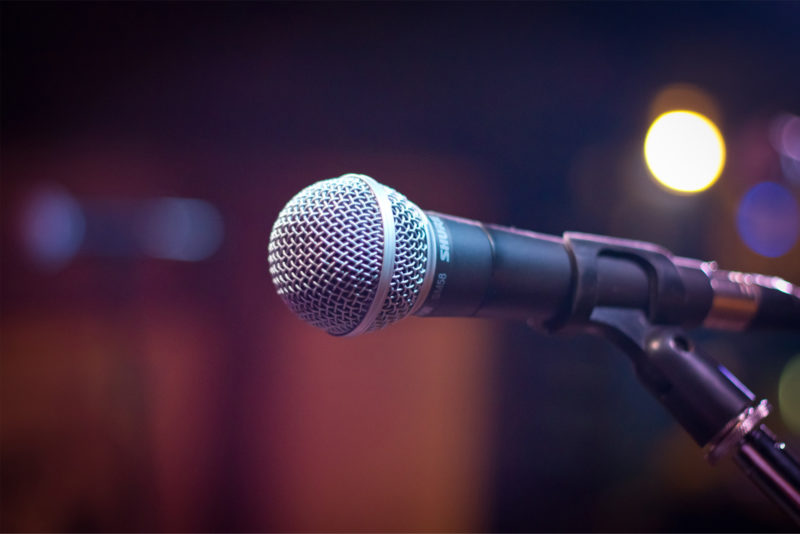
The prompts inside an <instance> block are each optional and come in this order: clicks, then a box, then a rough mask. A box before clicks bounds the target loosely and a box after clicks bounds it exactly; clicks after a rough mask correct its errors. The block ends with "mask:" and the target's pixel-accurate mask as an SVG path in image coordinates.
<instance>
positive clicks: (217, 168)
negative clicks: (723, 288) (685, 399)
mask: <svg viewBox="0 0 800 534" xmlns="http://www.w3.org/2000/svg"><path fill="white" fill-rule="evenodd" d="M0 9H1V10H2V51H1V53H2V132H0V134H1V136H2V198H1V199H0V202H1V203H2V235H1V237H2V258H1V261H2V278H0V284H1V285H2V302H1V304H2V308H1V309H0V327H1V328H2V337H1V338H0V343H1V344H2V345H1V348H2V367H0V369H1V370H2V375H0V380H1V381H2V393H0V395H2V406H1V407H0V409H1V410H2V436H1V438H2V440H1V441H0V445H1V446H2V448H1V449H0V460H1V461H2V514H0V518H2V519H0V521H2V528H3V530H6V531H16V530H40V531H142V530H144V531H212V530H213V531H218V530H224V531H239V530H245V531H266V530H283V531H297V530H302V531H308V530H315V531H337V530H344V531H351V530H371V531H384V530H445V531H447V530H458V531H475V530H479V531H506V530H508V531H576V530H577V531H608V530H611V531H684V530H686V531H719V530H724V531H762V530H787V531H788V530H792V529H793V526H792V524H791V523H789V521H788V520H787V519H786V518H785V517H784V516H783V515H781V513H780V512H779V511H778V510H777V509H776V508H775V507H774V506H773V505H772V504H771V503H769V502H767V501H766V499H765V498H763V497H762V496H761V495H760V494H759V493H758V492H757V490H755V489H753V488H752V487H751V486H750V484H749V483H748V482H747V480H746V479H745V478H744V477H743V476H742V475H740V474H739V473H738V472H737V471H736V469H735V468H733V467H732V466H731V465H728V464H726V465H722V466H718V467H714V468H711V467H709V466H708V465H707V464H705V462H704V461H703V459H702V453H701V451H700V449H699V448H698V447H696V446H695V444H694V443H692V442H691V440H690V439H689V437H688V436H687V435H685V434H684V433H683V431H682V430H680V429H679V428H677V426H676V425H675V424H674V423H673V422H672V420H671V419H670V417H669V416H668V415H667V414H666V413H665V412H664V411H663V409H662V408H661V407H660V406H659V405H658V404H657V403H656V401H655V400H653V399H651V398H650V397H649V395H648V394H647V393H646V392H645V391H644V389H643V388H642V387H641V386H640V385H639V383H638V382H637V381H636V379H635V377H634V375H633V372H632V370H631V368H630V365H629V363H628V362H627V361H626V359H625V357H624V356H623V355H622V354H621V353H619V352H618V351H617V350H616V349H614V348H613V347H611V346H610V345H609V344H608V343H607V342H606V341H604V340H602V339H597V338H592V337H588V336H577V337H546V336H543V335H541V334H537V333H534V332H532V331H530V330H528V329H527V328H526V327H525V326H524V325H517V324H508V323H502V322H492V321H473V320H470V319H457V320H455V319H453V320H445V319H426V320H418V319H409V320H408V321H404V322H403V323H401V324H398V325H396V326H393V327H392V328H390V329H387V330H386V331H384V332H380V333H376V334H371V335H369V336H364V337H363V338H357V339H352V340H341V339H334V338H330V337H328V336H326V335H325V334H323V333H320V332H317V331H315V330H313V329H312V328H311V327H308V326H305V325H303V324H302V323H300V321H298V320H296V319H295V318H294V317H292V316H291V315H290V313H289V312H288V310H286V309H285V308H284V307H283V305H282V304H281V302H280V301H279V299H278V297H277V295H276V294H275V292H274V290H273V288H272V284H271V282H270V279H269V273H268V267H267V262H266V244H267V238H268V235H269V229H270V227H271V224H272V222H273V221H274V220H275V217H276V216H277V213H278V211H279V210H280V208H281V207H282V206H283V205H284V204H285V202H286V201H288V199H289V198H290V197H291V196H292V195H293V194H294V193H296V192H297V191H299V190H300V189H301V188H303V187H304V186H306V185H308V184H310V183H312V182H314V181H315V180H318V179H322V178H328V177H332V176H338V175H340V174H342V173H344V172H363V173H366V174H370V175H372V176H373V177H375V178H376V179H377V180H379V181H381V182H382V183H385V184H388V185H391V186H392V187H394V188H396V189H397V190H399V191H400V192H402V193H404V194H406V195H407V196H408V197H409V198H410V199H411V200H413V201H415V202H417V203H418V204H419V205H420V206H422V207H423V208H424V209H435V210H438V211H443V212H447V213H453V214H457V215H462V216H466V217H471V218H476V219H481V220H486V221H492V222H498V223H502V224H507V225H515V226H518V227H522V228H531V229H535V230H537V231H541V232H547V233H554V234H560V233H562V232H563V231H565V230H580V231H586V232H594V233H602V234H612V235H617V236H620V237H627V238H636V239H644V240H648V241H653V242H657V243H659V244H662V245H664V246H666V247H668V248H669V249H671V250H672V251H674V252H675V253H677V254H679V255H684V256H693V257H700V258H714V259H717V260H719V262H720V265H721V266H722V267H726V268H732V269H737V270H744V271H755V272H765V273H768V274H775V275H779V276H783V277H784V278H786V279H788V280H790V281H792V282H800V252H799V251H800V247H798V246H797V245H795V246H794V248H793V249H792V250H790V251H789V252H788V253H787V254H786V255H783V256H781V257H779V258H773V259H770V258H764V257H761V256H759V255H757V254H756V253H754V252H752V251H750V250H749V249H748V248H747V247H746V246H745V244H744V243H743V242H742V241H741V240H740V239H739V237H738V235H737V232H736V224H735V216H736V206H737V204H738V201H739V199H740V198H741V196H742V195H743V194H744V192H745V191H746V190H747V189H748V188H749V187H750V185H752V184H754V183H756V182H759V181H763V180H774V181H780V180H781V179H782V178H781V174H780V172H781V171H780V165H779V159H778V155H777V154H776V153H775V152H774V150H772V148H771V147H770V145H769V135H768V132H769V127H770V123H771V122H770V121H772V120H773V119H774V118H775V117H776V116H778V114H780V113H794V114H797V113H798V112H800V69H798V63H797V58H798V57H800V45H799V44H798V43H799V42H800V41H798V37H797V35H798V34H797V32H798V24H799V23H800V4H798V3H796V2H779V3H680V2H679V3H621V4H620V3H591V4H583V3H450V2H448V3H435V4H428V3H369V4H364V3H249V2H248V3H236V2H234V3H144V2H142V3H138V2H137V3H118V2H115V3H55V4H51V3H43V2H37V3H11V2H5V3H3V4H2V5H0ZM676 83H682V84H690V85H691V86H692V87H695V88H697V89H698V90H701V91H703V92H704V94H706V95H710V98H711V100H712V101H713V106H712V107H713V110H711V111H709V114H710V115H712V118H713V119H714V120H715V122H716V123H717V124H718V125H719V126H720V129H721V130H722V133H723V135H724V136H725V139H726V142H727V150H728V163H727V166H726V169H725V172H724V173H723V175H722V177H721V178H720V181H719V183H718V184H716V185H715V186H714V187H713V188H712V189H710V190H709V191H707V192H705V193H702V194H699V195H695V196H676V195H672V194H670V193H668V192H666V191H665V190H664V189H662V188H660V187H659V186H657V185H655V184H654V183H653V182H652V180H651V179H650V178H649V176H648V174H647V171H646V168H645V167H644V162H643V161H642V156H641V146H642V142H643V139H644V134H645V132H646V130H647V127H648V125H649V123H650V121H651V120H652V119H653V118H654V110H653V107H652V105H653V101H654V98H655V97H656V95H657V94H658V93H659V91H661V90H662V89H664V88H665V87H667V86H669V85H670V84H676ZM712 111H713V112H712ZM42 187H49V188H53V187H58V188H62V189H60V190H62V191H67V192H68V193H69V194H70V195H71V196H72V197H73V198H74V199H76V201H77V202H78V203H79V204H80V205H81V206H82V207H83V208H84V211H85V214H86V220H87V233H86V235H87V238H86V239H87V240H86V241H85V242H84V244H83V246H82V248H81V249H80V250H79V251H78V252H77V254H76V256H75V257H74V258H71V260H70V261H68V262H65V263H64V264H63V265H59V266H58V268H57V269H56V268H53V266H52V265H44V266H43V265H40V264H37V263H36V261H35V258H31V257H30V254H26V248H25V242H24V239H23V238H22V237H21V235H23V234H24V229H21V228H22V226H23V225H24V220H25V215H24V214H25V213H26V212H25V210H26V206H28V205H29V202H30V198H32V196H34V195H35V192H36V191H38V190H40V189H41V188H42ZM787 187H790V188H793V189H792V191H793V194H794V195H795V198H796V197H797V185H796V184H795V185H793V186H792V185H791V184H789V185H787ZM160 196H179V197H190V198H200V199H204V200H207V201H208V202H210V203H212V204H213V205H214V206H216V208H217V209H218V210H219V213H220V214H221V217H222V220H223V222H224V239H223V241H222V244H221V246H220V248H219V250H218V251H217V252H216V254H214V255H212V256H211V257H209V258H208V259H206V260H204V261H198V262H181V261H170V260H159V259H154V258H150V257H146V256H145V255H143V254H142V252H141V251H140V250H138V249H137V247H136V245H135V243H134V241H135V239H133V238H132V237H131V236H132V235H133V233H134V230H133V229H132V228H133V226H135V224H134V223H132V222H131V219H130V218H126V217H127V216H126V215H125V213H127V212H126V211H125V209H128V208H124V209H123V208H122V207H121V206H123V207H124V206H130V205H131V204H130V203H131V202H136V201H139V200H142V199H147V198H152V197H160ZM693 335H694V337H695V339H696V341H698V342H700V343H701V345H702V346H703V347H704V348H705V349H706V350H707V351H708V352H709V353H710V354H712V355H713V356H714V357H716V358H718V359H719V360H721V361H723V363H725V364H726V365H727V366H729V367H730V368H731V369H732V370H733V371H734V373H735V374H737V376H739V378H741V379H742V381H743V382H744V383H745V384H747V385H748V386H749V387H750V388H751V389H753V390H754V391H755V392H756V394H757V395H759V396H760V397H767V398H769V399H771V400H772V401H773V404H777V401H778V398H777V389H778V380H779V377H780V375H781V371H782V369H783V368H784V366H785V365H786V363H787V362H788V361H789V360H790V359H791V358H792V357H793V356H794V355H796V354H797V353H798V351H800V338H799V337H798V335H797V334H796V333H783V334H767V333H748V334H714V333H709V332H697V333H695V334H693ZM769 422H770V426H771V427H773V428H774V429H775V430H776V431H777V432H779V434H780V435H781V436H782V437H783V438H784V439H786V440H787V441H788V442H789V443H790V444H792V443H793V444H794V446H795V447H798V446H800V436H798V435H797V434H796V433H793V432H792V431H791V429H789V428H788V427H787V425H786V424H785V423H784V421H783V420H782V419H781V415H780V413H775V414H773V415H772V416H771V417H770V419H769Z"/></svg>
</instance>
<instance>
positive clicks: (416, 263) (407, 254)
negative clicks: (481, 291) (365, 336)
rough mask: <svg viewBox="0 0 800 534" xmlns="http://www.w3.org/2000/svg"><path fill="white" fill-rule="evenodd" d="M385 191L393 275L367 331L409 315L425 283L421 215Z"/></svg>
mask: <svg viewBox="0 0 800 534" xmlns="http://www.w3.org/2000/svg"><path fill="white" fill-rule="evenodd" d="M387 189H388V188H387ZM389 191H390V193H389V201H390V202H391V204H392V217H393V218H394V224H395V240H396V244H395V257H394V272H393V274H392V282H391V286H390V289H389V294H388V295H387V297H386V300H385V301H384V303H383V308H382V309H381V313H380V314H379V315H378V317H377V319H375V323H374V324H373V325H372V327H371V328H370V330H377V329H379V328H383V327H384V326H386V325H388V324H391V323H393V322H395V321H398V320H400V319H402V318H403V317H405V316H407V315H408V314H409V313H411V308H413V307H414V304H415V303H416V302H417V297H418V296H419V291H420V288H421V287H422V282H423V281H424V280H425V267H426V265H427V262H428V240H427V238H426V236H425V224H424V222H423V219H422V217H423V214H422V211H421V210H420V209H419V208H418V207H417V206H416V205H415V204H413V203H411V202H409V200H408V199H407V198H406V197H404V196H403V195H401V194H400V193H398V192H397V191H395V190H393V189H389Z"/></svg>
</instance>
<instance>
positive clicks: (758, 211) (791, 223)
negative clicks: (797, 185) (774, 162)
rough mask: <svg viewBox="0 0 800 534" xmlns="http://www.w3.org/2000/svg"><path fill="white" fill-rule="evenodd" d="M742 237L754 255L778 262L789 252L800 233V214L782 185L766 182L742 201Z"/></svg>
mask: <svg viewBox="0 0 800 534" xmlns="http://www.w3.org/2000/svg"><path fill="white" fill-rule="evenodd" d="M736 222H737V227H738V229H739V235H740V236H741V238H742V240H743V241H744V242H745V244H746V245H747V246H748V247H750V248H751V249H752V250H753V251H754V252H757V253H758V254H761V255H762V256H767V257H769V258H777V257H778V256H782V255H784V254H786V253H787V252H789V250H790V249H791V248H792V247H793V246H794V244H795V242H796V241H797V236H798V231H800V210H798V206H797V201H796V200H795V199H794V197H793V196H792V193H791V192H790V191H789V190H788V189H786V188H785V187H783V186H782V185H780V184H776V183H774V182H762V183H760V184H757V185H755V186H754V187H752V188H751V189H750V190H749V191H748V192H747V193H746V194H745V195H744V197H743V198H742V201H741V203H740V204H739V212H738V214H737V218H736Z"/></svg>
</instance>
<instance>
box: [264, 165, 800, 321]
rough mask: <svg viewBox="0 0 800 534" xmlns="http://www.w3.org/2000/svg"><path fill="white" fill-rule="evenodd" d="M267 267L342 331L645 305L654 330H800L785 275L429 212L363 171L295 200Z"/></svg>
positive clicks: (564, 316) (566, 316)
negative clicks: (417, 319) (410, 321)
mask: <svg viewBox="0 0 800 534" xmlns="http://www.w3.org/2000/svg"><path fill="white" fill-rule="evenodd" d="M352 191H357V192H358V194H357V196H356V197H354V196H353V193H352ZM353 198H356V200H353ZM373 198H374V200H373ZM370 202H374V209H373V210H372V211H370V209H371V207H370V206H367V205H366V204H369V203H370ZM354 210H355V214H353V213H351V212H354ZM365 210H366V214H365ZM378 213H379V215H376V214H378ZM320 214H322V215H320ZM376 219H377V221H376ZM320 221H321V222H320ZM378 223H379V224H378ZM376 228H378V230H376ZM381 228H382V231H383V238H382V239H379V238H377V237H376V235H378V234H379V233H380V229H381ZM365 232H366V233H365ZM376 232H377V233H376ZM301 245H305V248H302V246H301ZM309 256H311V258H310V259H309ZM269 259H270V272H271V274H272V276H273V281H274V283H275V285H276V288H277V289H278V293H279V294H280V295H281V297H282V298H283V299H284V301H285V302H286V303H287V305H289V307H290V308H291V309H292V310H293V311H295V313H297V314H298V315H299V316H300V317H301V318H303V319H304V320H307V321H308V322H310V323H311V324H314V325H315V326H319V327H321V328H324V329H325V330H327V331H328V332H329V333H332V334H334V335H356V334H360V333H363V332H368V331H371V330H376V329H379V328H382V327H384V326H387V325H388V324H390V323H392V322H395V321H397V320H399V319H402V318H403V317H405V316H408V315H411V314H414V315H418V316H426V317H485V318H501V319H513V320H522V321H526V322H527V323H528V324H529V325H531V326H533V327H535V328H538V329H543V330H547V331H554V330H558V329H560V328H562V327H564V326H568V325H572V324H581V323H584V322H586V321H588V320H589V319H590V318H591V314H592V312H593V311H594V310H596V309H600V308H627V309H639V310H642V311H643V312H644V314H645V315H646V316H647V318H648V320H649V321H650V322H651V323H653V324H664V325H676V326H681V327H686V328H693V327H698V326H704V327H708V328H719V329H728V330H743V329H747V328H789V329H799V328H800V292H799V291H798V289H797V288H796V287H795V286H793V285H792V284H790V283H788V282H786V281H784V280H782V279H780V278H777V277H768V276H763V275H752V274H744V273H737V272H730V271H722V270H719V269H717V267H716V264H715V263H714V262H703V261H700V260H694V259H690V258H680V257H674V256H673V255H672V254H671V253H670V252H669V251H667V250H665V249H663V248H661V247H659V246H657V245H653V244H651V243H645V242H640V241H632V240H625V239H617V238H610V237H603V236H594V235H589V234H579V233H570V232H568V233H566V234H564V237H556V236H550V235H545V234H540V233H536V232H531V231H526V230H519V229H515V228H508V227H503V226H498V225H492V224H484V223H481V222H478V221H472V220H468V219H463V218H459V217H453V216H450V215H444V214H441V213H436V212H432V211H428V212H423V211H422V210H420V209H419V208H418V207H417V206H416V205H414V204H413V203H411V202H410V201H408V200H407V199H406V198H405V197H403V196H402V195H400V194H399V193H397V192H396V191H394V190H392V189H390V188H388V187H385V186H382V185H381V184H379V183H377V182H375V181H374V180H372V179H371V178H369V177H366V176H364V175H354V174H349V175H344V176H342V177H340V178H336V179H331V180H325V181H322V182H318V183H317V184H314V185H312V186H309V187H308V188H306V189H305V190H303V191H302V192H301V193H298V195H296V196H295V198H294V199H292V200H291V201H290V202H289V204H287V206H286V208H284V210H283V211H282V212H281V215H280V216H279V218H278V221H276V223H275V226H274V227H273V232H272V235H271V236H270V255H269ZM343 310H344V311H343ZM341 316H346V317H348V318H349V319H348V322H347V324H344V323H343V322H342V321H341V320H340V317H341ZM353 317H355V319H353Z"/></svg>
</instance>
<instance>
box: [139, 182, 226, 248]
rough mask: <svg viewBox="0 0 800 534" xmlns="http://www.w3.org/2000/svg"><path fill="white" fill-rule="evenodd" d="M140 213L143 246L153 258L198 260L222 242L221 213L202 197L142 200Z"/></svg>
mask: <svg viewBox="0 0 800 534" xmlns="http://www.w3.org/2000/svg"><path fill="white" fill-rule="evenodd" d="M140 217H141V223H140V224H141V227H140V239H141V244H142V249H143V250H144V253H145V254H147V255H148V256H152V257H154V258H161V259H167V260H178V261H201V260H204V259H206V258H208V257H210V256H211V255H212V254H214V253H215V252H216V251H217V249H218V248H219V247H220V245H221V244H222V238H223V224H222V216H221V215H220V213H219V211H218V210H217V208H215V207H214V206H213V205H211V204H210V203H209V202H206V201H204V200H199V199H194V198H177V197H162V198H157V199H153V200H150V201H147V202H146V203H145V204H144V206H143V207H142V209H141V215H140Z"/></svg>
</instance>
